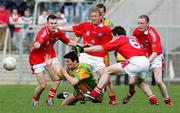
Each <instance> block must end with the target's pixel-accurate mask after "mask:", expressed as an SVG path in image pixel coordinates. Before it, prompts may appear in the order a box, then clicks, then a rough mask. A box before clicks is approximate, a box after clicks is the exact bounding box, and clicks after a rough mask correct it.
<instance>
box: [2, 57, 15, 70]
mask: <svg viewBox="0 0 180 113" xmlns="http://www.w3.org/2000/svg"><path fill="white" fill-rule="evenodd" d="M3 67H4V69H6V70H7V71H12V70H14V69H15V68H16V59H15V58H13V57H6V58H5V59H4V60H3Z"/></svg>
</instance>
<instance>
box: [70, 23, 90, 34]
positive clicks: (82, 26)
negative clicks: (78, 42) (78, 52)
mask: <svg viewBox="0 0 180 113" xmlns="http://www.w3.org/2000/svg"><path fill="white" fill-rule="evenodd" d="M86 25H87V23H86V22H84V23H81V24H79V25H74V26H73V27H72V28H73V32H74V34H75V35H76V36H77V37H80V36H83V34H84V30H85V28H86Z"/></svg>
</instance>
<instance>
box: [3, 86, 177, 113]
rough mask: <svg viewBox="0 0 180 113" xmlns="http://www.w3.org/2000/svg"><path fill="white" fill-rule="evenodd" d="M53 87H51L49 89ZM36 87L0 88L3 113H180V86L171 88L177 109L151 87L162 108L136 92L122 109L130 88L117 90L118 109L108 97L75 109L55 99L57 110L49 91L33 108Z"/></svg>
mask: <svg viewBox="0 0 180 113" xmlns="http://www.w3.org/2000/svg"><path fill="white" fill-rule="evenodd" d="M49 86H50V85H49ZM35 87H36V86H35V85H0V113H180V103H179V101H180V92H179V89H180V85H170V86H168V90H169V94H170V95H171V97H172V99H173V103H174V106H167V105H165V104H164V102H163V98H162V97H161V95H160V92H159V89H158V88H157V86H155V87H154V86H151V88H152V90H153V92H154V94H155V95H156V96H157V97H158V100H159V105H153V106H152V105H150V104H149V102H148V99H147V97H146V96H145V95H144V94H143V93H142V92H141V91H140V90H139V88H136V94H135V96H134V97H133V98H132V99H131V101H130V102H129V103H128V104H126V105H123V104H122V103H121V100H122V98H123V96H124V95H125V94H126V92H127V91H128V87H127V86H115V91H116V94H117V97H118V100H119V103H120V104H119V105H117V106H111V105H109V104H108V95H107V94H105V96H104V101H103V103H101V104H94V103H91V102H86V104H80V103H77V104H76V105H74V106H60V103H61V102H62V100H60V99H56V98H55V99H54V102H55V104H54V106H52V107H50V106H47V105H46V103H45V100H46V97H47V93H48V90H49V88H50V87H48V88H46V90H45V91H44V92H43V94H42V97H41V100H40V104H39V105H38V106H37V107H32V106H31V97H32V94H33V92H34V89H35ZM61 91H73V89H72V87H71V86H69V85H67V84H65V85H61V86H60V87H59V89H58V92H61Z"/></svg>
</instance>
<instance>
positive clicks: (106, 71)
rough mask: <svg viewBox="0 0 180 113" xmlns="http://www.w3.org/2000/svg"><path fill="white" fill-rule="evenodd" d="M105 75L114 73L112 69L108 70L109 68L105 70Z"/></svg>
mask: <svg viewBox="0 0 180 113" xmlns="http://www.w3.org/2000/svg"><path fill="white" fill-rule="evenodd" d="M104 73H106V74H108V75H109V74H111V73H113V72H112V71H111V70H110V69H108V68H105V69H104Z"/></svg>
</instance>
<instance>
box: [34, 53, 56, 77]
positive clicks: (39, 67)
mask: <svg viewBox="0 0 180 113" xmlns="http://www.w3.org/2000/svg"><path fill="white" fill-rule="evenodd" d="M55 63H59V61H58V59H57V58H56V57H55V58H53V61H52V64H55ZM31 69H32V73H33V74H36V73H41V72H43V71H45V70H46V63H45V62H43V63H41V64H35V65H32V66H31Z"/></svg>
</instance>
